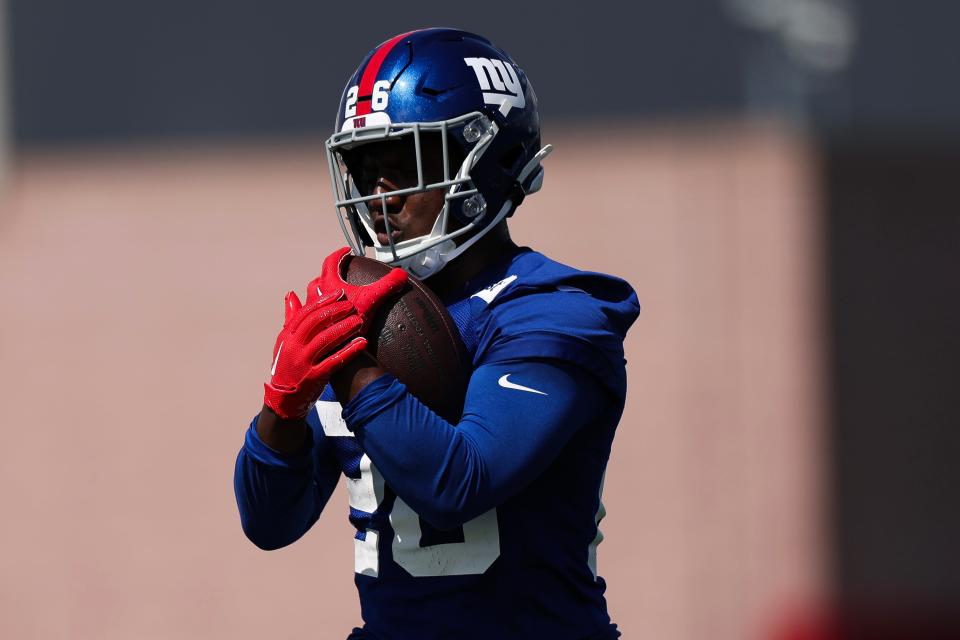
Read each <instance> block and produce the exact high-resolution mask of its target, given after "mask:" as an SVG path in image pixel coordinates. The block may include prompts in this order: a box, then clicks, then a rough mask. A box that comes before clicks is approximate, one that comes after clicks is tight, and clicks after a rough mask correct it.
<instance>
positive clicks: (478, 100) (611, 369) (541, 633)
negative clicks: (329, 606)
mask: <svg viewBox="0 0 960 640" xmlns="http://www.w3.org/2000/svg"><path fill="white" fill-rule="evenodd" d="M326 148H327V155H328V160H329V164H330V174H331V179H332V180H333V184H334V188H335V200H336V202H335V206H336V210H337V212H338V216H339V219H340V223H341V226H342V228H343V231H344V232H345V234H346V236H347V239H348V242H349V244H350V247H349V248H344V249H342V250H340V251H338V252H336V253H334V254H332V255H331V256H329V257H328V258H327V259H326V261H325V262H324V265H323V268H322V272H321V274H320V276H319V277H318V278H317V279H316V280H314V281H313V282H311V283H310V284H309V285H308V293H307V298H306V300H305V302H304V303H302V304H301V302H300V299H299V298H298V297H297V296H296V294H294V293H292V292H291V293H289V294H287V299H286V321H285V323H284V327H283V330H282V331H281V333H280V335H279V336H278V338H277V341H276V344H275V346H274V352H273V369H272V372H271V378H270V381H269V382H268V383H266V384H265V396H264V406H263V409H262V411H261V412H260V414H259V416H257V417H256V418H254V420H253V422H252V423H251V425H250V428H249V429H248V431H247V434H246V440H245V442H244V445H243V448H242V449H241V451H240V455H239V457H238V459H237V464H236V472H235V480H234V484H235V489H236V496H237V503H238V505H239V508H240V516H241V521H242V524H243V530H244V531H245V533H246V535H247V536H248V537H249V538H250V540H252V541H253V542H254V544H256V545H257V546H259V547H261V548H263V549H276V548H278V547H282V546H284V545H288V544H290V543H292V542H294V541H295V540H297V539H298V538H299V537H300V536H302V535H303V534H304V533H305V532H306V531H307V530H308V529H309V528H310V527H311V526H312V525H313V523H314V522H316V520H317V518H318V517H319V516H320V513H321V511H322V510H323V507H324V505H325V504H326V502H327V499H328V498H329V497H330V495H331V492H332V491H333V489H334V487H335V485H336V484H337V481H338V478H339V476H340V475H341V474H343V475H345V476H346V477H347V479H348V481H347V488H348V490H349V495H350V516H349V519H350V522H351V523H352V524H353V526H354V527H355V528H356V533H355V535H354V545H355V561H356V574H355V582H356V586H357V589H358V591H359V595H360V603H361V608H362V615H363V621H364V626H363V628H358V629H354V630H353V633H352V634H351V635H350V638H355V639H359V638H383V639H392V638H400V639H405V638H417V639H421V640H423V639H432V638H460V639H470V638H484V639H489V638H500V639H504V638H551V639H555V640H559V639H571V640H574V639H575V640H586V639H588V638H589V639H593V640H599V639H606V638H616V637H619V635H620V633H619V632H618V631H617V627H616V625H615V624H613V623H612V622H611V620H610V617H609V615H608V613H607V607H606V602H605V599H604V590H605V584H604V581H603V579H602V578H601V577H600V576H599V575H598V574H597V566H596V549H597V545H598V544H599V542H600V541H601V539H602V535H601V533H600V530H599V528H598V525H599V523H600V519H601V518H602V517H603V515H604V508H603V505H602V503H601V500H600V494H601V491H602V487H603V477H604V471H605V468H606V465H607V460H608V457H609V454H610V447H611V443H612V442H613V436H614V431H615V430H616V427H617V423H618V421H619V420H620V416H621V413H622V410H623V404H624V397H625V394H626V374H625V369H624V365H625V361H624V357H623V339H624V336H625V334H626V332H627V329H628V328H629V327H630V325H631V324H632V323H633V322H634V320H635V319H636V317H637V315H638V313H639V305H638V302H637V298H636V295H635V294H634V292H633V290H632V289H631V287H630V286H629V285H628V284H627V283H626V282H624V281H623V280H620V279H618V278H615V277H612V276H608V275H603V274H599V273H590V272H584V271H579V270H577V269H574V268H571V267H568V266H564V265H562V264H559V263H557V262H554V261H552V260H550V259H549V258H547V257H545V256H543V255H542V254H540V253H537V252H536V251H533V250H531V249H529V248H526V247H518V246H517V245H516V244H514V242H513V241H512V240H511V239H510V234H509V233H508V230H507V222H506V220H507V218H508V217H509V216H511V215H512V214H513V213H514V212H515V211H516V209H517V207H518V206H519V205H520V203H521V202H522V201H523V199H524V198H525V197H526V196H528V195H530V194H532V193H534V192H535V191H537V190H538V189H539V188H540V185H541V183H542V180H543V169H542V167H541V165H540V162H541V160H542V159H543V158H544V156H546V154H547V153H548V152H549V150H550V147H549V146H548V147H543V148H541V146H540V124H539V117H538V113H537V99H536V96H535V94H534V92H533V89H532V87H531V86H530V83H529V82H528V81H527V78H526V76H525V75H524V73H523V71H521V70H520V68H519V67H518V66H517V65H516V64H515V63H514V62H513V60H512V59H511V58H510V57H509V56H508V55H507V54H506V53H504V52H503V51H501V50H500V49H498V48H496V47H494V46H493V45H492V44H490V42H488V41H487V40H486V39H484V38H482V37H479V36H477V35H473V34H470V33H466V32H463V31H458V30H453V29H424V30H420V31H413V32H410V33H405V34H402V35H398V36H396V37H394V38H391V39H390V40H388V41H386V42H385V43H383V44H381V45H380V46H378V47H377V48H376V49H374V50H373V51H372V52H370V54H369V55H368V56H367V57H366V58H365V59H364V60H363V62H362V63H361V64H360V67H359V68H358V69H357V71H356V73H354V75H353V77H352V78H351V79H350V81H349V82H348V83H347V86H346V88H345V90H344V93H343V97H342V99H341V101H340V107H339V110H338V111H337V118H336V129H335V131H334V133H333V135H332V136H331V137H330V139H329V140H328V141H327V144H326ZM367 250H369V251H371V253H372V255H373V256H374V257H375V258H376V259H377V260H380V261H382V262H385V263H387V264H389V265H393V266H394V267H396V268H395V269H394V270H392V271H391V272H390V273H389V275H387V276H385V277H384V278H383V279H381V280H380V281H378V282H375V283H374V284H372V285H368V286H362V287H361V286H353V285H348V284H346V283H345V282H343V280H342V279H341V277H340V275H339V265H340V262H341V260H342V258H343V257H344V256H345V255H346V254H347V253H348V252H350V251H352V252H353V253H355V254H357V255H361V254H363V253H364V252H365V251H367ZM408 273H409V274H412V275H415V276H417V277H418V278H421V279H424V280H425V282H426V283H427V284H428V285H429V286H430V287H431V288H432V289H433V291H434V292H435V293H436V294H437V295H438V296H440V297H441V299H442V300H443V301H444V303H445V304H446V305H447V308H448V310H449V312H450V314H451V315H452V317H453V318H454V320H455V322H456V324H457V327H458V329H459V331H460V334H461V336H462V338H463V342H464V343H465V345H466V347H467V349H468V351H469V353H470V355H471V356H472V370H471V375H470V379H469V385H468V389H467V394H466V399H465V406H464V410H463V415H462V418H460V420H459V421H458V422H457V423H456V424H452V423H450V422H448V421H446V420H445V419H443V418H441V417H440V416H438V415H437V414H435V413H434V412H433V411H431V410H430V409H429V408H427V407H426V406H424V405H423V404H421V403H420V401H419V400H417V399H416V398H415V397H414V396H412V395H411V394H410V393H408V392H407V390H406V388H405V387H404V385H403V384H402V383H400V382H399V381H398V380H397V379H396V378H394V377H393V376H391V375H389V374H387V373H386V372H385V371H384V370H383V369H381V368H380V367H379V365H378V363H377V361H376V360H375V359H374V358H373V356H371V355H370V354H369V353H368V352H366V351H365V350H364V347H365V346H366V341H365V339H364V338H363V337H362V336H363V334H364V331H365V330H366V328H367V327H368V323H369V319H370V318H371V315H372V314H373V312H374V311H375V309H376V307H377V305H379V304H380V303H381V302H382V301H383V300H384V299H386V298H388V297H389V296H390V295H391V294H393V293H395V292H396V291H397V290H398V289H399V288H400V287H402V286H404V282H405V280H406V278H407V274H408ZM324 637H329V636H324Z"/></svg>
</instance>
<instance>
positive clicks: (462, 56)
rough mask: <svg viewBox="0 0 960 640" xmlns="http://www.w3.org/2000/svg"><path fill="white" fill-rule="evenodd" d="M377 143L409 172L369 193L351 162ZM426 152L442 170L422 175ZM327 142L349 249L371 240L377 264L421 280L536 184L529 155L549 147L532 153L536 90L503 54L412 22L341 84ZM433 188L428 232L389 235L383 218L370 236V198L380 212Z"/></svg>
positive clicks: (536, 139)
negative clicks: (433, 214) (405, 158)
mask: <svg viewBox="0 0 960 640" xmlns="http://www.w3.org/2000/svg"><path fill="white" fill-rule="evenodd" d="M384 142H392V143H396V144H398V145H400V148H404V149H408V150H409V153H410V156H409V164H410V167H411V169H410V175H411V179H410V180H409V181H407V182H406V183H405V184H403V185H401V188H397V189H395V190H393V191H385V192H382V193H375V192H374V191H375V189H373V188H372V186H373V185H371V184H365V180H364V178H363V176H362V175H361V174H362V169H361V168H360V167H359V166H358V165H359V164H360V161H359V160H358V157H362V155H363V147H364V145H370V144H375V143H384ZM427 148H430V149H437V150H438V151H436V152H435V155H437V156H439V154H441V153H442V169H438V170H430V171H427V170H425V166H424V159H425V155H426V154H425V149H427ZM326 149H327V160H328V163H329V166H330V178H331V181H332V183H333V188H334V204H335V207H336V210H337V215H338V219H339V220H340V225H341V227H342V228H343V232H344V235H346V237H347V241H348V243H349V244H350V246H351V248H352V249H353V251H354V253H356V254H357V255H363V254H364V253H365V249H366V248H367V247H372V248H373V257H374V258H376V259H377V260H379V261H381V262H385V263H388V264H390V265H392V266H399V267H402V268H404V269H405V270H407V271H408V272H410V273H412V274H413V275H415V276H418V277H420V278H426V277H428V276H430V275H433V274H434V273H436V272H437V271H439V270H440V269H441V268H443V266H444V265H445V264H447V263H448V262H450V261H451V260H453V259H454V258H456V257H457V256H458V255H460V254H461V253H463V252H464V251H466V250H467V249H468V248H469V247H470V246H472V245H473V244H474V243H475V242H476V241H477V240H479V239H480V238H481V237H482V236H483V235H484V234H485V233H487V232H488V231H489V230H490V229H492V228H493V227H494V226H496V225H497V224H498V223H499V222H500V221H501V220H503V219H504V218H506V217H507V216H509V215H511V214H512V213H513V211H514V209H515V208H516V207H517V206H518V205H519V204H520V202H521V201H522V200H523V198H524V197H525V196H526V195H529V194H531V193H534V192H535V191H537V190H539V188H540V185H541V184H542V181H543V168H542V167H541V166H540V161H541V160H542V159H543V158H544V157H545V156H546V155H547V154H548V153H549V152H550V151H551V149H552V148H551V147H550V146H549V145H547V146H546V147H544V148H542V149H541V148H540V118H539V115H538V113H537V97H536V94H534V92H533V88H532V87H531V86H530V83H529V82H528V81H527V77H526V75H524V73H523V71H521V70H520V68H519V67H518V66H517V65H516V63H515V62H514V61H513V60H512V59H511V58H510V56H508V55H507V54H506V53H504V52H503V51H501V50H500V49H498V48H496V47H494V46H493V45H492V44H491V43H490V42H489V41H488V40H486V39H485V38H482V37H480V36H477V35H474V34H472V33H468V32H466V31H459V30H456V29H422V30H419V31H411V32H409V33H404V34H401V35H398V36H395V37H393V38H391V39H390V40H387V41H386V42H384V43H383V44H381V45H380V46H378V47H377V48H376V49H374V50H373V51H371V52H370V53H369V54H367V57H366V58H365V59H364V60H363V62H362V63H361V64H360V67H359V68H358V69H357V71H356V72H355V73H354V74H353V77H352V78H350V81H349V82H348V83H347V86H346V88H345V89H344V91H343V96H342V98H341V99H340V108H339V110H338V111H337V119H336V130H335V131H334V133H333V135H332V136H330V138H329V139H328V140H327V143H326ZM438 164H439V163H438ZM366 182H369V181H368V180H367V181H366ZM432 190H443V191H444V194H445V195H444V205H443V207H442V209H441V210H440V212H439V214H438V215H437V219H436V221H435V223H434V225H433V228H432V230H431V231H430V232H429V233H427V234H426V235H423V236H420V237H417V238H407V239H404V240H402V241H399V242H394V235H395V234H394V233H393V232H392V230H391V229H390V222H389V216H384V221H383V222H384V223H385V224H386V234H385V235H386V238H387V242H386V243H384V242H382V241H380V240H378V234H377V233H376V231H375V229H374V220H373V216H372V215H371V213H370V209H369V207H368V203H369V202H371V201H372V200H375V199H380V200H381V211H387V202H386V200H387V198H389V197H391V196H407V195H410V194H412V193H420V192H425V191H432ZM381 235H382V234H381Z"/></svg>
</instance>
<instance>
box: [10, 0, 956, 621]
mask: <svg viewBox="0 0 960 640" xmlns="http://www.w3.org/2000/svg"><path fill="white" fill-rule="evenodd" d="M0 7H2V8H3V9H4V13H3V14H2V17H0V24H3V25H5V29H6V30H5V32H4V38H5V39H4V42H3V43H2V44H3V47H2V51H4V52H5V54H6V55H7V59H6V69H7V70H9V73H8V78H7V85H6V86H7V89H6V90H3V89H0V95H2V96H3V97H4V104H2V105H0V116H2V114H3V113H7V114H8V115H9V123H10V127H9V132H10V148H11V149H12V152H11V154H12V155H11V162H10V164H9V170H8V171H7V172H6V179H5V181H4V184H5V187H4V188H3V192H2V195H0V198H2V200H0V203H2V210H0V295H2V300H3V302H2V304H0V359H2V362H3V365H4V366H3V367H2V369H3V371H2V373H0V388H2V389H3V397H4V400H5V403H4V404H5V406H6V407H7V410H8V416H7V424H8V425H9V426H8V437H7V443H6V446H5V447H4V448H3V449H2V450H0V479H2V485H0V487H2V488H0V506H2V508H3V510H4V513H5V514H6V515H5V517H4V524H3V526H2V527H0V636H3V637H12V638H13V637H16V638H114V637H116V638H120V637H158V638H159V637H165V638H166V637H191V638H211V637H231V638H241V637H249V638H254V637H259V636H262V635H264V634H271V635H277V634H280V635H292V634H293V633H298V634H304V635H312V636H314V637H318V638H327V637H330V638H336V637H341V636H343V635H345V631H347V630H348V629H349V627H350V626H351V625H352V624H356V623H358V622H359V613H358V608H357V606H356V602H355V599H356V596H355V593H354V592H353V588H352V585H351V584H350V580H351V571H352V557H351V543H350V539H349V536H350V533H349V529H348V524H347V523H346V522H345V517H343V516H344V515H345V512H346V504H345V500H343V496H338V497H336V498H335V500H334V501H332V502H331V505H330V506H329V507H328V509H329V511H330V513H328V514H326V515H325V517H324V518H321V521H320V523H318V525H317V526H316V527H315V530H314V531H312V532H311V533H310V534H308V535H307V536H306V537H305V538H304V539H303V540H301V541H300V542H298V543H297V544H296V545H293V546H292V547H290V548H288V549H285V550H283V551H280V552H275V553H264V552H260V551H258V550H256V549H255V548H254V547H253V546H252V545H250V544H249V543H247V542H246V540H245V539H244V538H243V536H242V533H241V531H240V528H239V522H238V520H237V517H236V510H235V506H234V505H233V503H232V500H233V498H232V494H231V486H230V477H231V473H232V461H233V457H234V456H235V454H236V450H237V449H238V448H239V446H240V444H241V443H242V434H243V430H244V428H245V426H246V424H247V422H248V420H249V418H250V417H251V416H252V415H253V414H254V413H255V412H256V411H257V410H258V408H259V402H260V400H259V395H258V393H259V392H258V388H259V384H260V381H261V379H262V377H263V375H264V372H265V368H266V367H267V366H268V363H266V362H264V360H265V358H267V357H269V353H268V350H269V345H270V344H272V340H273V337H274V335H275V333H276V330H277V325H278V322H279V318H280V310H279V309H280V299H281V295H282V293H283V292H284V291H286V290H287V289H290V288H300V287H302V285H303V283H304V282H306V280H307V279H309V278H310V277H312V276H313V274H314V272H315V271H316V269H317V268H318V265H319V260H320V259H321V258H322V256H324V255H326V253H328V252H329V251H330V250H332V249H333V248H335V247H336V246H339V245H340V244H341V243H342V241H341V239H340V238H339V237H338V232H337V231H336V226H335V223H334V221H333V216H332V211H331V210H330V207H329V201H330V196H329V185H328V184H327V178H326V175H327V174H326V167H325V161H324V158H323V154H322V142H323V139H324V138H325V137H326V135H328V133H329V127H330V126H331V123H332V121H333V115H334V109H335V105H336V104H337V101H338V99H339V95H340V92H341V90H342V88H343V83H344V82H345V80H346V78H347V77H348V76H349V74H350V72H351V71H352V70H353V69H354V68H355V66H356V65H357V64H358V62H359V61H360V59H361V58H362V57H363V55H364V54H365V53H366V52H367V51H368V50H369V49H370V48H372V47H373V46H374V45H376V44H377V43H379V42H381V41H382V40H384V39H386V38H387V37H389V36H390V35H392V34H394V33H398V32H402V31H405V30H408V29H410V28H416V27H421V26H430V25H448V26H458V27H461V28H465V29H468V30H472V31H476V32H478V33H482V34H484V35H486V36H487V37H489V38H490V39H491V40H493V41H494V42H495V43H497V44H498V45H499V46H501V47H503V48H504V49H505V50H507V51H508V52H510V54H511V55H512V56H513V57H514V58H515V59H516V60H518V61H519V63H520V64H521V65H522V66H523V67H524V69H525V70H526V72H527V74H528V75H529V77H530V78H531V80H532V81H533V83H534V86H535V87H536V90H537V93H538V96H539V98H540V103H541V114H542V117H543V126H544V138H545V139H546V140H547V141H549V142H553V143H555V144H556V145H557V149H558V150H557V152H556V153H555V154H554V155H553V156H551V158H550V159H549V161H548V163H547V180H546V187H545V189H544V191H543V192H542V193H540V194H538V195H537V196H536V197H534V198H531V199H530V200H529V201H528V202H527V203H525V204H524V206H523V209H522V210H521V212H520V213H519V214H518V215H517V216H516V218H515V224H514V234H515V236H516V237H517V239H518V241H520V242H522V243H525V244H531V245H533V246H534V247H536V248H537V249H540V250H542V251H544V252H546V253H548V254H549V255H551V256H553V257H556V258H558V259H560V260H562V261H565V262H568V263H571V264H574V265H576V266H581V267H587V268H591V269H597V270H606V271H609V272H612V273H616V274H618V275H621V276H623V277H625V278H627V279H628V280H629V281H630V282H631V283H632V284H633V285H634V286H635V287H636V288H637V290H638V294H639V296H640V299H641V303H642V304H643V305H644V312H643V314H642V315H641V319H640V321H639V322H638V324H637V325H636V326H635V327H634V329H633V331H632V333H631V335H630V337H629V339H628V342H627V349H628V359H629V361H630V364H629V372H630V376H631V390H630V397H629V399H628V405H627V413H626V414H625V417H624V421H623V423H622V425H621V429H620V433H619V434H618V440H617V442H616V444H615V448H614V454H613V457H612V459H611V465H610V472H609V474H608V481H607V487H606V494H605V502H606V503H607V507H608V512H609V517H608V519H607V520H606V521H605V526H604V530H605V533H606V536H607V538H606V541H605V542H604V544H603V545H602V546H601V548H600V560H599V563H600V572H601V574H603V575H604V576H605V577H607V579H608V582H609V584H610V591H609V600H610V606H611V613H612V614H613V616H614V619H615V620H616V621H618V622H619V623H620V624H621V625H622V626H623V628H624V630H625V633H626V635H627V637H644V636H649V637H660V638H677V639H686V638H691V639H692V638H701V637H716V638H731V639H739V638H745V637H758V638H760V637H771V636H773V635H776V633H777V632H776V631H773V630H775V629H777V628H780V627H781V626H782V625H783V624H784V623H783V620H784V619H789V618H791V617H792V616H794V614H796V613H797V611H807V610H811V609H817V608H820V607H823V606H825V605H824V604H823V603H825V602H830V601H834V602H847V601H850V602H866V603H868V604H870V605H872V606H873V607H874V608H877V607H878V606H879V605H877V604H876V603H891V602H892V603H896V604H897V605H898V606H901V607H904V608H906V609H911V610H913V609H924V608H926V607H933V608H934V609H935V610H943V609H948V608H950V607H952V606H953V605H956V604H957V602H958V600H960V566H958V564H960V561H958V559H957V554H956V553H955V546H956V545H955V540H957V539H960V515H958V510H957V508H956V506H955V505H956V490H955V489H954V487H956V486H958V483H960V471H958V470H957V465H956V464H955V462H954V461H955V460H956V456H957V453H958V449H960V447H958V442H957V440H958V436H957V435H956V431H955V430H954V427H955V426H956V425H957V423H958V418H960V409H958V407H960V405H958V403H957V401H956V398H955V396H954V395H953V394H954V393H955V392H954V391H953V390H954V387H955V386H956V384H955V380H956V379H957V376H956V375H953V374H955V373H956V368H957V362H958V361H960V358H958V355H960V353H958V351H960V347H958V343H957V338H956V327H957V326H958V324H957V319H958V318H957V316H958V311H960V303H958V300H960V297H958V296H957V295H956V294H957V290H956V289H957V283H956V278H955V277H951V275H950V274H956V273H957V271H958V267H960V264H958V262H960V251H958V248H960V247H958V246H957V244H958V238H960V235H958V232H960V229H958V228H957V227H958V219H960V216H958V214H960V207H958V204H960V203H958V197H957V189H956V183H957V180H956V174H957V170H958V169H957V167H958V160H960V157H958V156H960V85H958V83H956V82H955V81H954V76H955V75H956V68H957V64H958V63H960V45H958V43H957V40H956V38H955V37H954V34H953V33H952V31H953V28H954V25H956V24H957V19H958V18H960V6H958V5H956V4H955V3H949V2H938V1H936V0H925V1H921V2H915V3H910V4H909V6H907V5H905V4H904V3H901V2H896V1H894V0H869V1H868V0H859V1H853V0H756V1H754V0H698V1H695V0H685V1H682V2H672V3H658V4H651V3H633V4H626V3H624V4H619V3H589V4H587V5H581V6H578V7H576V8H563V7H560V6H552V5H551V6H547V5H542V4H539V3H537V4H527V5H517V3H507V2H501V1H499V0H497V1H493V2H485V3H483V4H480V5H473V6H467V7H465V6H461V5H453V4H449V3H439V2H416V3H406V4H405V5H403V6H402V7H401V6H397V5H388V4H380V3H364V4H363V5H362V6H357V7H348V8H340V9H335V8H332V7H330V6H326V5H321V4H319V3H308V2H299V1H293V2H285V3H276V2H274V3H268V2H262V1H254V0H231V1H230V2H227V1H221V0H212V1H209V2H204V3H195V2H186V1H184V0H169V1H168V2H165V3H148V2H143V1H139V2H138V1H129V0H127V1H125V2H122V1H120V0H90V1H88V2H84V3H75V2H69V1H67V0H6V3H5V5H4V4H3V3H0ZM2 76H3V73H2V72H0V78H2ZM0 121H2V118H0ZM337 500H339V502H337ZM264 594H267V595H266V597H264ZM271 594H275V595H276V597H271ZM788 626H789V624H788Z"/></svg>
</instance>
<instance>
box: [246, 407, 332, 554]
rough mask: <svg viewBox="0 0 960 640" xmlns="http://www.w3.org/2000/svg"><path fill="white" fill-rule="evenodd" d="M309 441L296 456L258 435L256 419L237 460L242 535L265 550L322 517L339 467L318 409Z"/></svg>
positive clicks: (292, 537) (287, 540)
mask: <svg viewBox="0 0 960 640" xmlns="http://www.w3.org/2000/svg"><path fill="white" fill-rule="evenodd" d="M307 424H308V426H309V427H310V428H309V429H308V430H307V442H305V443H304V447H303V449H302V450H301V451H300V452H298V453H296V454H292V455H284V454H281V453H279V452H277V451H275V450H273V449H271V448H270V447H268V446H267V445H266V444H264V442H263V441H262V440H260V436H258V435H257V418H254V419H253V422H252V423H251V424H250V428H249V429H248V430H247V434H246V438H245V440H244V444H243V448H242V449H241V450H240V453H239V455H238V456H237V463H236V467H235V469H234V476H233V487H234V493H235V495H236V498H237V506H238V507H239V509H240V522H241V524H242V525H243V531H244V533H245V534H246V535H247V537H248V538H249V539H250V541H251V542H253V543H254V544H255V545H257V546H258V547H260V548H261V549H278V548H280V547H284V546H286V545H288V544H290V543H292V542H294V541H296V540H297V539H299V538H300V536H302V535H303V534H304V533H306V532H307V530H309V529H310V527H311V526H313V523H314V522H316V521H317V518H319V517H320V512H321V511H322V510H323V507H324V505H326V503H327V500H329V499H330V495H331V494H332V493H333V490H334V488H335V487H336V485H337V480H338V479H339V477H340V468H339V466H338V464H337V462H336V459H335V458H334V457H333V454H332V452H331V451H329V447H327V446H325V443H324V442H323V439H324V436H323V431H322V428H321V427H320V423H319V418H318V416H317V414H316V412H315V411H312V412H311V413H310V414H309V415H308V416H307Z"/></svg>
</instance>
